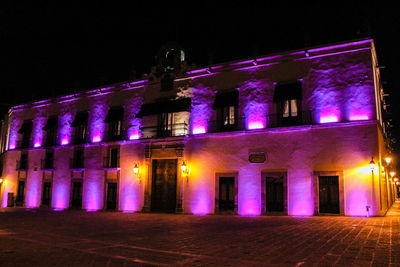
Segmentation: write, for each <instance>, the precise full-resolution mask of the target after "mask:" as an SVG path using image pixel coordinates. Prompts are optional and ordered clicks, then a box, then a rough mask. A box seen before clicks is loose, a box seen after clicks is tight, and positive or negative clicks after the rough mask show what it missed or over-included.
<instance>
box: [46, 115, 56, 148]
mask: <svg viewBox="0 0 400 267" xmlns="http://www.w3.org/2000/svg"><path fill="white" fill-rule="evenodd" d="M57 129H58V117H51V118H49V119H48V120H47V123H46V125H45V126H44V127H43V130H44V131H46V139H45V140H46V141H45V145H46V146H54V145H56V144H57Z"/></svg>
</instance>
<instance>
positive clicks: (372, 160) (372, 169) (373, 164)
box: [369, 158, 375, 172]
mask: <svg viewBox="0 0 400 267" xmlns="http://www.w3.org/2000/svg"><path fill="white" fill-rule="evenodd" d="M369 167H370V168H371V171H372V172H374V169H375V161H374V159H373V158H371V161H370V162H369Z"/></svg>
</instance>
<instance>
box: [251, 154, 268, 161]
mask: <svg viewBox="0 0 400 267" xmlns="http://www.w3.org/2000/svg"><path fill="white" fill-rule="evenodd" d="M266 160H267V156H266V154H265V152H250V153H249V162H250V163H264V162H265V161H266Z"/></svg>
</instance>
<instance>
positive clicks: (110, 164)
mask: <svg viewBox="0 0 400 267" xmlns="http://www.w3.org/2000/svg"><path fill="white" fill-rule="evenodd" d="M104 167H105V168H119V147H110V148H109V149H108V155H107V157H106V158H105V159H104Z"/></svg>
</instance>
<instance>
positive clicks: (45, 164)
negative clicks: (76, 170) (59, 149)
mask: <svg viewBox="0 0 400 267" xmlns="http://www.w3.org/2000/svg"><path fill="white" fill-rule="evenodd" d="M41 167H42V169H43V170H51V169H54V150H52V149H48V150H46V154H45V157H44V160H42V162H41Z"/></svg>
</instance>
